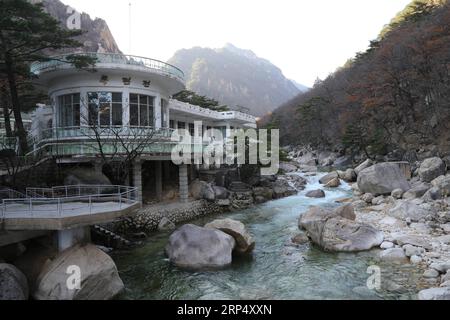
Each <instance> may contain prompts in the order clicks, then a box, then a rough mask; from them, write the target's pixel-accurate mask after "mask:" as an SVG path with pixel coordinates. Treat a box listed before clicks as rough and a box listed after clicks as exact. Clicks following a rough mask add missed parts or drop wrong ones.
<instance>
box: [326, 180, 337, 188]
mask: <svg viewBox="0 0 450 320" xmlns="http://www.w3.org/2000/svg"><path fill="white" fill-rule="evenodd" d="M340 185H341V181H340V180H339V178H334V179H332V180H330V181H328V183H327V184H326V185H325V186H324V187H325V188H337V187H339V186H340Z"/></svg>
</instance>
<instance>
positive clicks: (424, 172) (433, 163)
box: [419, 157, 446, 182]
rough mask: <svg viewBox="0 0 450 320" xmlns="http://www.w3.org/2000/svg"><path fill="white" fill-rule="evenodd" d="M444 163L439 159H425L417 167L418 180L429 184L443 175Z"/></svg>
mask: <svg viewBox="0 0 450 320" xmlns="http://www.w3.org/2000/svg"><path fill="white" fill-rule="evenodd" d="M445 169H446V167H445V163H444V161H442V159H441V158H438V157H434V158H428V159H425V160H424V161H423V162H422V164H421V165H420V167H419V177H420V180H422V181H424V182H431V181H432V180H433V179H435V178H437V177H439V176H441V175H444V174H445Z"/></svg>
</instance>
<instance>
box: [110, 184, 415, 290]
mask: <svg viewBox="0 0 450 320" xmlns="http://www.w3.org/2000/svg"><path fill="white" fill-rule="evenodd" d="M318 178H319V176H317V177H308V180H309V184H308V186H307V188H306V189H305V190H304V191H302V192H300V193H299V194H297V195H295V196H291V197H289V198H284V199H280V200H276V201H271V202H268V203H265V204H262V205H259V206H256V207H253V208H251V209H247V210H243V211H239V212H234V213H231V214H225V215H220V216H217V215H216V216H209V217H207V218H203V219H199V220H196V221H193V222H191V223H194V224H198V225H204V224H205V223H207V222H209V221H212V220H214V219H217V218H219V217H229V218H232V219H236V220H239V221H242V222H243V223H244V224H245V225H246V226H247V228H248V229H249V230H250V232H251V233H252V235H253V236H254V238H255V241H256V247H255V250H254V252H253V255H252V257H248V258H234V260H233V263H232V265H231V266H229V267H228V268H226V269H223V270H219V271H199V272H193V271H184V270H181V269H179V268H177V267H174V266H172V265H171V264H170V263H169V261H168V260H167V258H166V257H165V255H164V247H165V245H166V243H167V239H168V237H169V235H170V234H166V233H159V234H155V235H153V236H151V237H149V238H148V239H147V240H146V243H145V244H144V245H143V246H141V247H138V248H134V249H132V250H126V251H125V250H124V251H116V252H115V253H114V255H113V258H114V260H115V261H116V264H117V267H118V269H119V273H120V276H121V278H122V279H123V281H124V283H125V287H126V291H125V293H124V294H123V295H122V296H121V297H120V298H122V299H410V298H415V292H417V288H416V283H417V279H418V277H419V273H418V272H417V274H416V271H415V269H414V268H412V267H411V266H380V267H381V275H382V277H381V279H382V286H381V289H380V290H378V291H376V290H369V289H368V288H367V286H366V282H367V279H368V277H369V276H370V274H369V273H367V268H368V266H370V265H374V264H376V263H377V262H376V261H375V259H374V256H375V255H376V250H375V251H374V250H372V251H369V252H362V253H326V252H322V251H321V250H320V249H318V248H317V247H315V246H314V245H312V244H305V245H301V246H293V245H292V244H291V243H290V238H291V237H292V236H293V235H295V234H296V233H298V232H299V231H298V227H297V221H298V217H299V215H300V214H301V213H303V212H305V211H306V210H307V208H308V207H309V206H310V205H320V206H336V203H335V202H334V200H336V199H338V198H342V197H346V196H349V195H350V188H349V186H348V185H347V184H343V185H342V186H341V187H339V188H334V189H327V190H325V192H326V198H323V199H310V198H306V197H305V196H304V194H305V193H306V192H307V191H308V190H312V189H317V188H319V187H320V185H319V183H318Z"/></svg>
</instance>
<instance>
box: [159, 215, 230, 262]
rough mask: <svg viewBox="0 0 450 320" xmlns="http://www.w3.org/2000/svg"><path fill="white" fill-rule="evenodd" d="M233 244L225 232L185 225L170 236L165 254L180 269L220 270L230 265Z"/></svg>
mask: <svg viewBox="0 0 450 320" xmlns="http://www.w3.org/2000/svg"><path fill="white" fill-rule="evenodd" d="M235 244H236V243H235V240H234V238H233V237H232V236H230V235H228V234H226V233H225V232H222V231H220V230H216V229H209V228H202V227H199V226H196V225H193V224H185V225H183V226H182V227H180V228H179V229H177V230H175V231H174V232H173V233H172V234H171V236H170V238H169V242H168V244H167V246H166V253H167V256H168V257H169V260H170V262H172V263H173V264H174V265H176V266H178V267H181V268H188V269H201V268H220V267H224V266H227V265H229V264H231V261H232V252H233V249H234V247H235Z"/></svg>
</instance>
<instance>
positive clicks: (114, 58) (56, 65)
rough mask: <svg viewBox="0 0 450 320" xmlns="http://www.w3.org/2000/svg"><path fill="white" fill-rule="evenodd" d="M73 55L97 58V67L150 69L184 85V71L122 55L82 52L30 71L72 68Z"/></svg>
mask: <svg viewBox="0 0 450 320" xmlns="http://www.w3.org/2000/svg"><path fill="white" fill-rule="evenodd" d="M73 55H78V56H88V57H92V58H96V59H97V62H96V65H97V66H99V65H101V64H121V65H130V66H138V67H143V68H145V69H148V70H149V71H152V72H156V73H159V74H163V75H166V76H169V77H173V78H176V79H178V80H179V81H181V82H183V83H184V73H183V71H181V69H179V68H177V67H175V66H173V65H171V64H169V63H166V62H163V61H160V60H156V59H151V58H145V57H140V56H132V55H125V54H121V53H99V52H80V53H70V54H65V55H59V56H53V57H50V58H49V59H50V60H49V61H44V62H35V63H33V64H31V69H30V71H31V73H34V74H36V75H39V74H41V73H44V72H48V71H53V70H57V69H60V68H68V67H70V62H69V61H68V59H67V57H68V56H73Z"/></svg>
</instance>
